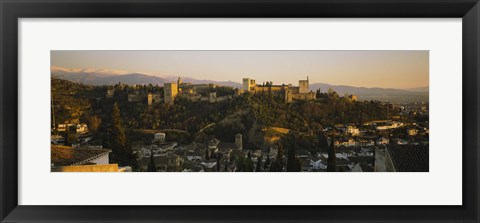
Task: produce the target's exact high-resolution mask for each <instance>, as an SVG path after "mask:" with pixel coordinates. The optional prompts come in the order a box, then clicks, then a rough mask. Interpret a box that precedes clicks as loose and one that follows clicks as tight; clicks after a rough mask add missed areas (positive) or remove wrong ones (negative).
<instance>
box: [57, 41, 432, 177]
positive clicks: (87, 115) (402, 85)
mask: <svg viewBox="0 0 480 223" xmlns="http://www.w3.org/2000/svg"><path fill="white" fill-rule="evenodd" d="M50 65H51V66H50V74H51V105H50V106H51V117H50V119H51V126H50V133H51V134H50V142H51V160H50V167H51V172H429V51H422V50H420V51H417V50H415V51H408V50H406V51H404V50H392V51H375V50H372V51H368V50H367V51H323V50H322V51H320V50H308V51H289V50H288V51H283V50H275V51H273V50H272V51H263V50H262V51H235V50H231V51H201V50H200V51H199V50H195V51H168V50H152V51H122V50H113V51H103V50H71V51H70V50H66V51H65V50H58V51H57V50H53V51H51V52H50ZM312 174H314V173H312Z"/></svg>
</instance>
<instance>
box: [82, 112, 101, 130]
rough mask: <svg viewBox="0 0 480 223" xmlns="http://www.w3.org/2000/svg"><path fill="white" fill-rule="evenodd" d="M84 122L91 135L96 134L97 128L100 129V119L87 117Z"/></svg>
mask: <svg viewBox="0 0 480 223" xmlns="http://www.w3.org/2000/svg"><path fill="white" fill-rule="evenodd" d="M86 121H87V125H88V130H89V131H90V132H91V133H92V134H96V133H97V132H98V128H99V127H100V124H101V123H102V119H101V118H100V117H98V116H96V115H94V116H87V118H86Z"/></svg>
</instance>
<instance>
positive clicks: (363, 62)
mask: <svg viewBox="0 0 480 223" xmlns="http://www.w3.org/2000/svg"><path fill="white" fill-rule="evenodd" d="M50 59H51V66H52V67H53V66H55V67H61V68H68V69H89V70H114V71H116V72H117V73H118V74H121V73H144V74H149V75H154V76H180V77H192V78H195V79H200V80H215V81H235V82H238V83H241V82H242V79H243V78H246V77H248V78H253V79H255V80H256V82H257V83H262V82H264V81H273V83H274V84H294V85H296V84H298V80H299V79H306V77H307V76H308V77H309V80H310V83H311V84H312V83H327V84H333V85H349V86H356V87H382V88H398V89H409V88H417V87H427V86H428V85H429V51H316V50H315V51H163V50H161V51H97V50H92V51H84V50H74V51H51V58H50Z"/></svg>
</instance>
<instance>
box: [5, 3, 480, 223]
mask: <svg viewBox="0 0 480 223" xmlns="http://www.w3.org/2000/svg"><path fill="white" fill-rule="evenodd" d="M0 15H1V25H0V36H1V47H2V48H1V53H0V57H1V60H0V67H1V75H0V84H1V89H0V98H1V112H0V154H1V157H0V158H1V160H0V168H1V169H0V182H1V186H0V196H1V198H0V219H1V221H2V222H27V221H29V222H102V221H105V222H147V221H148V222H186V221H196V222H218V221H221V222H228V221H236V222H244V221H245V222H247V221H251V222H372V221H377V222H384V221H385V222H386V221H388V222H479V219H480V218H479V190H480V186H479V163H480V157H479V152H478V146H479V142H478V136H479V131H478V128H479V101H478V99H479V89H478V88H479V86H480V84H479V71H480V70H479V69H480V67H479V59H480V57H479V56H480V55H479V54H480V49H479V47H480V45H479V41H480V38H479V34H480V27H479V26H480V23H479V22H480V17H479V16H480V5H479V3H478V0H457V1H455V0H407V1H399V0H259V1H253V0H244V1H241V0H223V1H219V0H143V1H135V0H119V1H108V0H100V1H94V0H63V1H58V0H38V1H34V0H15V1H14V0H0ZM76 17H82V18H83V17H85V18H123V17H127V18H131V17H188V18H192V17H211V18H227V17H258V18H267V17H268V18H281V17H287V18H293V17H306V18H311V17H336V18H340V17H341V18H366V17H368V18H462V21H463V22H462V32H463V33H462V35H463V37H462V41H463V43H462V44H463V52H462V53H463V55H462V56H463V64H462V66H463V74H462V78H463V80H462V84H463V89H462V95H463V101H462V109H463V120H462V122H463V123H462V124H463V148H462V151H463V156H462V158H463V177H462V178H463V179H462V180H463V182H462V184H463V186H462V187H463V196H462V197H463V205H461V206H23V205H18V197H17V195H18V155H17V147H18V142H17V139H18V130H19V129H18V112H19V111H18V76H17V72H18V66H17V64H18V35H19V34H18V22H17V21H18V19H19V18H76ZM39 193H41V191H39Z"/></svg>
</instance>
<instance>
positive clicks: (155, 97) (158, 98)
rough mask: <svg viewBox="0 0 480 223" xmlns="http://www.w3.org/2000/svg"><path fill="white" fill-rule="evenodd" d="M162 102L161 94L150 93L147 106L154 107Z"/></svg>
mask: <svg viewBox="0 0 480 223" xmlns="http://www.w3.org/2000/svg"><path fill="white" fill-rule="evenodd" d="M161 101H162V96H161V95H160V94H154V93H148V95H147V104H148V105H152V104H154V103H160V102H161Z"/></svg>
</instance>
